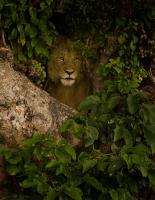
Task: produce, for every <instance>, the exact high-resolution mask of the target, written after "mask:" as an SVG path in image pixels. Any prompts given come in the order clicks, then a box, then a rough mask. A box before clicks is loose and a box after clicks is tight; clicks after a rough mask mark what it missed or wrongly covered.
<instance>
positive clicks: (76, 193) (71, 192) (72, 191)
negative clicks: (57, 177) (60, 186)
mask: <svg viewBox="0 0 155 200" xmlns="http://www.w3.org/2000/svg"><path fill="white" fill-rule="evenodd" d="M64 192H65V194H67V195H68V196H70V197H71V198H72V199H74V200H82V196H83V193H82V191H81V190H80V189H79V188H77V187H73V186H71V187H66V188H65V191H64Z"/></svg>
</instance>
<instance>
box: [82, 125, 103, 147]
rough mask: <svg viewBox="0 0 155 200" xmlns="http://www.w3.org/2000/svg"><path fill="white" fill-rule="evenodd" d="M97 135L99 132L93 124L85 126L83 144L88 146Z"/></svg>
mask: <svg viewBox="0 0 155 200" xmlns="http://www.w3.org/2000/svg"><path fill="white" fill-rule="evenodd" d="M98 136H99V132H98V130H97V128H95V127H93V126H86V128H85V135H84V141H85V146H86V147H88V146H90V145H92V144H93V143H94V141H95V140H97V139H98Z"/></svg>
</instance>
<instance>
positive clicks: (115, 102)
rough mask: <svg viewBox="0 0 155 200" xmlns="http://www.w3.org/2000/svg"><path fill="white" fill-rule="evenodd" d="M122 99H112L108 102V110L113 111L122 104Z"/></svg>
mask: <svg viewBox="0 0 155 200" xmlns="http://www.w3.org/2000/svg"><path fill="white" fill-rule="evenodd" d="M121 99H122V97H121V96H113V97H110V99H109V101H108V109H110V110H113V109H114V108H115V107H116V106H117V105H118V104H119V103H120V101H121Z"/></svg>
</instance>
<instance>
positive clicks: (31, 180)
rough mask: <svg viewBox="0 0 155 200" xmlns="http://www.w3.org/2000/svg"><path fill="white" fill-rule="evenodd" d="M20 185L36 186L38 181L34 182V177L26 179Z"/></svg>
mask: <svg viewBox="0 0 155 200" xmlns="http://www.w3.org/2000/svg"><path fill="white" fill-rule="evenodd" d="M20 186H21V187H23V188H31V187H32V188H33V187H34V186H36V183H35V182H34V180H33V179H31V178H30V179H29V178H28V179H25V180H24V181H23V182H21V183H20Z"/></svg>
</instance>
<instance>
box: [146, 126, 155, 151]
mask: <svg viewBox="0 0 155 200" xmlns="http://www.w3.org/2000/svg"><path fill="white" fill-rule="evenodd" d="M144 137H145V139H146V141H147V143H148V145H149V146H151V150H152V154H154V153H155V125H154V124H153V125H152V124H151V125H145V127H144Z"/></svg>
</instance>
